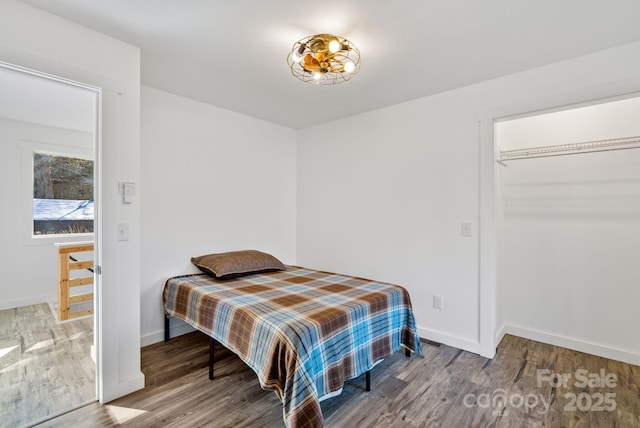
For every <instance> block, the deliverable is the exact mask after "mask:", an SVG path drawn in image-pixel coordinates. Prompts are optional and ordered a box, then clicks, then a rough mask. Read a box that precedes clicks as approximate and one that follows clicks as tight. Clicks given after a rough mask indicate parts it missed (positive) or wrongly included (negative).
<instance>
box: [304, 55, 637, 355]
mask: <svg viewBox="0 0 640 428" xmlns="http://www.w3.org/2000/svg"><path fill="white" fill-rule="evenodd" d="M487 48H488V49H490V47H487ZM629 81H631V83H629ZM630 86H631V87H633V88H634V90H640V43H635V44H630V45H625V46H621V47H618V48H613V49H608V50H606V51H602V52H599V53H596V54H592V55H588V56H584V57H580V58H576V59H572V60H567V61H563V62H560V63H557V64H552V65H549V66H545V67H541V68H538V69H534V70H529V71H526V72H523V73H518V74H515V75H511V76H506V77H503V78H499V79H495V80H491V81H488V82H484V83H480V84H476V85H472V86H468V87H465V88H461V89H458V90H454V91H449V92H446V93H442V94H438V95H434V96H430V97H426V98H421V99H417V100H415V101H411V102H407V103H404V104H400V105H396V106H392V107H388V108H385V109H381V110H378V111H374V112H370V113H366V114H361V115H357V116H353V117H349V118H345V119H343V120H340V121H336V122H332V123H329V124H324V125H320V126H317V127H313V128H308V129H304V130H302V131H300V133H299V148H298V151H299V156H298V263H299V264H301V265H305V266H309V267H316V268H320V269H328V270H334V271H338V272H343V273H348V274H355V275H361V276H365V277H370V278H375V279H380V280H386V281H391V282H395V283H398V284H401V285H404V286H405V287H407V288H408V290H409V292H410V294H411V296H412V301H413V304H414V309H415V313H416V318H417V324H418V327H419V331H420V333H421V335H423V336H425V337H427V338H430V339H433V340H437V341H441V342H444V343H448V344H450V345H453V346H458V347H460V348H463V349H467V350H470V351H473V352H479V351H480V349H481V348H482V346H483V345H482V344H481V343H480V335H479V334H480V331H481V328H483V323H485V324H488V325H490V326H493V325H494V324H495V323H497V324H498V325H500V323H501V322H502V320H500V319H495V318H494V317H495V312H494V311H492V312H491V313H483V314H481V313H479V305H480V304H481V302H480V300H479V296H480V295H481V294H482V295H485V294H486V295H487V296H490V298H491V299H494V300H495V297H491V296H493V292H492V291H491V290H489V292H488V293H485V291H483V289H481V287H480V279H479V278H480V277H481V275H482V272H481V271H479V268H481V269H494V270H495V268H496V266H495V260H494V261H493V262H492V263H493V268H492V267H491V266H483V265H482V263H485V262H484V261H483V260H492V258H491V257H485V258H481V257H480V256H481V254H480V252H479V248H480V247H481V242H480V241H479V240H478V232H479V230H478V225H479V224H481V225H482V224H484V223H481V221H482V220H483V219H482V218H481V217H480V208H481V207H487V206H489V207H490V209H488V210H487V211H488V213H489V216H493V215H494V209H493V208H492V207H493V195H494V193H493V190H492V189H489V191H487V192H484V191H486V190H487V189H486V186H485V187H484V188H483V193H480V188H481V186H484V184H482V183H487V182H488V183H492V182H493V168H492V167H491V163H492V161H491V160H489V163H488V167H487V168H483V169H482V174H483V175H480V174H481V172H480V169H479V166H480V165H481V163H482V162H485V161H484V160H483V159H484V156H483V155H482V153H486V152H487V151H489V152H492V151H493V147H492V146H491V147H485V146H484V145H486V141H485V139H486V137H483V136H481V135H480V133H479V120H481V119H486V118H492V117H497V116H496V115H495V114H494V113H492V112H498V111H499V112H501V113H502V114H505V115H507V114H516V113H524V112H525V111H527V110H526V109H527V108H531V107H532V106H544V107H552V106H557V105H562V104H563V103H566V102H568V100H575V99H581V98H589V97H594V98H595V97H597V96H602V94H603V92H604V93H606V94H609V95H611V94H616V93H617V91H623V90H624V91H628V90H629V87H630ZM327 135H331V136H332V137H331V138H326V136H327ZM487 135H492V134H491V133H488V134H487ZM489 143H490V144H491V145H492V144H493V141H492V140H490V141H489ZM483 144H484V145H483ZM481 155H482V156H481ZM482 165H484V166H487V165H486V164H484V163H482ZM483 215H484V214H483ZM461 222H471V223H472V235H473V236H472V237H470V238H469V237H462V236H461V233H460V223H461ZM495 222H496V221H495V220H494V219H492V218H489V220H488V221H487V222H486V223H488V226H486V227H484V229H483V233H486V232H487V230H488V231H489V232H490V233H491V234H493V235H494V236H493V238H491V237H489V236H485V239H495ZM494 251H495V250H494ZM433 294H439V295H442V296H443V297H444V309H443V310H436V309H433V307H432V296H433ZM491 305H493V303H491V302H490V303H489V306H491ZM491 331H495V327H491ZM491 331H490V333H491ZM489 336H491V334H489ZM487 340H489V341H490V342H493V338H490V339H487ZM484 354H486V355H492V354H491V352H490V351H485V352H484Z"/></svg>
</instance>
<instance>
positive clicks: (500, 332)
mask: <svg viewBox="0 0 640 428" xmlns="http://www.w3.org/2000/svg"><path fill="white" fill-rule="evenodd" d="M506 328H507V326H506V325H504V324H502V327H500V328H499V329H498V331H496V335H495V342H493V343H495V344H496V348H497V347H498V345H499V344H500V342H502V339H504V335H505V334H507V332H506Z"/></svg>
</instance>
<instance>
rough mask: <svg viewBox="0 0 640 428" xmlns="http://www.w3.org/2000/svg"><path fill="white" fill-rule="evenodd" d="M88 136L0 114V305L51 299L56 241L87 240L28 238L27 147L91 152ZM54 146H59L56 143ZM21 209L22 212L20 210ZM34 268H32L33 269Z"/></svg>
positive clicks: (29, 188)
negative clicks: (12, 118) (60, 148)
mask: <svg viewBox="0 0 640 428" xmlns="http://www.w3.org/2000/svg"><path fill="white" fill-rule="evenodd" d="M93 143H94V140H93V135H91V134H87V133H85V132H78V131H71V130H67V129H61V128H53V127H49V126H41V125H36V124H33V123H25V122H20V121H15V120H8V119H3V118H0V199H1V200H2V206H3V209H2V210H0V235H2V237H3V239H1V240H0V258H1V259H2V269H0V290H1V293H0V309H8V308H15V307H19V306H25V305H32V304H36V303H48V302H54V301H57V298H58V270H57V269H58V264H57V249H56V248H55V247H54V245H53V244H54V243H56V242H70V241H78V240H80V239H86V240H92V239H93V237H86V235H83V237H82V238H78V236H77V235H70V236H60V235H57V236H52V237H49V236H47V237H38V238H31V231H32V225H33V222H32V221H30V219H32V218H33V217H32V213H31V211H27V210H25V202H26V203H27V208H28V207H29V204H31V205H32V204H33V202H32V201H33V181H32V175H31V169H30V168H33V166H32V163H31V158H32V153H33V149H32V148H35V147H37V148H38V149H40V150H47V149H48V150H55V149H56V148H58V147H60V146H65V147H67V148H68V150H71V151H73V150H76V149H80V150H83V151H88V152H89V153H92V152H93ZM58 150H59V148H58ZM25 211H26V212H25ZM34 267H37V269H35V268H34Z"/></svg>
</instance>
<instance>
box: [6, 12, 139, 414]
mask: <svg viewBox="0 0 640 428" xmlns="http://www.w3.org/2000/svg"><path fill="white" fill-rule="evenodd" d="M0 61H4V62H8V63H12V64H17V65H20V66H23V67H27V68H30V69H34V70H39V71H43V72H46V73H49V74H53V75H57V76H61V77H64V78H67V79H71V80H75V81H79V82H83V83H87V84H91V85H94V86H98V87H101V88H103V96H102V145H101V151H102V153H100V156H99V159H100V162H101V163H102V165H101V166H102V174H101V176H102V189H101V190H102V193H101V194H102V199H101V202H102V205H101V206H98V207H97V208H98V210H99V211H98V212H99V215H101V227H102V236H101V241H100V242H98V246H99V247H101V251H100V252H99V253H98V261H99V263H100V264H101V265H102V268H103V269H102V272H103V273H102V278H101V282H102V284H101V287H100V288H99V290H98V291H99V294H100V306H99V308H98V309H99V314H98V316H99V317H100V318H101V322H100V331H99V343H98V345H99V349H98V352H99V354H100V356H101V358H100V359H99V366H98V370H99V371H100V372H101V374H102V376H101V377H100V379H99V380H100V382H99V387H98V389H99V398H100V400H101V401H103V402H105V401H110V400H112V399H114V398H116V397H119V396H122V395H125V394H127V393H129V392H132V391H134V390H136V389H139V388H142V387H144V375H143V374H142V373H141V372H140V293H139V291H140V239H139V236H140V204H139V202H138V201H137V200H136V201H134V203H133V204H132V205H129V206H124V205H122V204H121V203H120V198H119V195H118V182H119V181H133V182H139V176H140V166H139V165H140V153H139V151H140V143H139V135H140V77H139V76H140V50H139V49H138V48H136V47H134V46H130V45H127V44H125V43H122V42H120V41H118V40H115V39H112V38H110V37H107V36H104V35H102V34H99V33H96V32H94V31H91V30H88V29H86V28H84V27H81V26H78V25H76V24H73V23H71V22H69V21H65V20H63V19H60V18H58V17H55V16H53V15H50V14H47V13H44V12H42V11H40V10H38V9H35V8H32V7H30V6H27V5H25V4H23V3H20V2H17V1H14V0H5V1H3V2H1V3H0ZM140 196H141V195H140ZM118 222H128V223H129V225H130V234H131V238H130V240H129V241H128V242H119V241H118V240H117V237H118V234H117V224H118Z"/></svg>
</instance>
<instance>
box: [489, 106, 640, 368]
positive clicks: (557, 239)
mask: <svg viewBox="0 0 640 428" xmlns="http://www.w3.org/2000/svg"><path fill="white" fill-rule="evenodd" d="M638 117H640V98H633V99H628V100H624V101H617V102H610V103H606V104H600V105H596V106H590V107H583V108H578V109H573V110H567V111H562V112H556V113H550V114H543V115H538V116H533V117H528V118H521V119H516V120H511V121H505V122H499V123H497V124H496V142H497V144H498V146H499V148H500V149H502V150H511V149H518V148H527V147H537V146H541V145H556V144H567V143H578V142H584V141H594V140H601V139H602V140H604V139H613V138H624V137H631V136H640V121H638ZM507 165H508V166H507V167H506V168H501V176H502V183H501V185H502V187H503V189H504V195H503V201H504V207H505V231H504V233H505V253H504V278H503V279H502V282H501V283H500V291H501V293H502V299H503V301H504V302H505V305H504V321H505V331H506V332H509V333H513V334H518V335H521V336H524V337H529V338H532V339H537V340H542V341H545V342H549V343H553V344H557V345H561V346H566V347H569V348H573V349H577V350H580V351H583V352H589V353H592V354H596V355H601V356H605V357H609V358H614V359H618V360H623V361H628V362H631V363H634V364H640V337H639V336H638V335H637V334H636V333H635V332H633V331H631V330H629V328H628V326H632V325H637V324H638V321H639V320H640V319H639V318H638V313H637V303H638V302H639V301H640V288H639V287H638V284H640V265H639V264H638V263H637V262H636V260H637V258H638V243H640V149H633V150H626V151H614V152H606V153H590V154H580V155H571V156H562V157H553V158H540V159H526V160H517V161H508V163H507Z"/></svg>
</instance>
